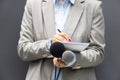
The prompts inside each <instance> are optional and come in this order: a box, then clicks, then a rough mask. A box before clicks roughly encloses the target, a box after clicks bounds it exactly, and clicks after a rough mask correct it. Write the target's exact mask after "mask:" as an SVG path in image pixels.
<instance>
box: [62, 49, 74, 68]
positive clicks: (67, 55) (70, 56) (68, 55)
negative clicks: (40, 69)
mask: <svg viewBox="0 0 120 80" xmlns="http://www.w3.org/2000/svg"><path fill="white" fill-rule="evenodd" d="M62 60H63V61H65V62H66V63H67V65H66V67H72V66H73V65H74V64H75V63H76V55H75V54H74V53H73V52H72V51H68V50H67V51H65V52H64V53H63V55H62Z"/></svg>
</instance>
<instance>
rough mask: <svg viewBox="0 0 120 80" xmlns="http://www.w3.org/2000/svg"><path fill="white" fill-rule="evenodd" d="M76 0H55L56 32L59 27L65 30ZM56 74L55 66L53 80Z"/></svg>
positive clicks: (60, 77)
mask: <svg viewBox="0 0 120 80" xmlns="http://www.w3.org/2000/svg"><path fill="white" fill-rule="evenodd" d="M74 2H75V0H64V2H62V0H54V11H55V27H56V33H58V31H57V29H59V30H60V31H63V30H64V25H65V23H66V19H67V17H68V14H69V11H70V9H71V6H72V5H74ZM56 71H57V72H56V73H57V74H58V71H59V68H57V70H56ZM54 76H55V68H54V69H53V71H52V75H51V80H54ZM58 80H62V73H61V72H60V75H59V78H58Z"/></svg>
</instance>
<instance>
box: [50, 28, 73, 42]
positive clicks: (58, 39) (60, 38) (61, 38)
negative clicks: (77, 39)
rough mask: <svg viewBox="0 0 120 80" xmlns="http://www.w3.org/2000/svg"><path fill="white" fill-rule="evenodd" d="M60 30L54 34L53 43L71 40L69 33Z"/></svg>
mask: <svg viewBox="0 0 120 80" xmlns="http://www.w3.org/2000/svg"><path fill="white" fill-rule="evenodd" d="M58 31H59V33H57V34H56V35H54V37H53V38H52V43H54V42H71V39H70V37H69V36H68V34H66V33H62V32H61V31H60V30H59V29H58Z"/></svg>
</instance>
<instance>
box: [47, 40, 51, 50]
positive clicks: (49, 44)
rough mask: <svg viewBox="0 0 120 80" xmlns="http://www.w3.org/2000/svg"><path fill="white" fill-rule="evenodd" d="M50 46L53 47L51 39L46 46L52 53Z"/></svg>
mask: <svg viewBox="0 0 120 80" xmlns="http://www.w3.org/2000/svg"><path fill="white" fill-rule="evenodd" d="M50 46H51V39H48V42H47V44H46V48H47V50H48V51H50Z"/></svg>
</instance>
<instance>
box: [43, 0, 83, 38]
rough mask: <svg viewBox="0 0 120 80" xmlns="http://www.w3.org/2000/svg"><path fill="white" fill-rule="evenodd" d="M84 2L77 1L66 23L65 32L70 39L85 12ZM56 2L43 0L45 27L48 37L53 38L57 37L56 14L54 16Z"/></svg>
mask: <svg viewBox="0 0 120 80" xmlns="http://www.w3.org/2000/svg"><path fill="white" fill-rule="evenodd" d="M84 1H85V0H75V3H74V5H72V8H71V10H70V12H69V15H68V18H67V20H66V23H65V28H64V32H65V33H67V34H68V35H69V36H70V37H72V34H73V33H74V31H75V29H76V27H77V24H78V22H79V21H80V19H81V16H82V13H83V11H84ZM53 6H54V2H53V0H43V2H42V14H43V20H44V25H45V27H46V28H45V29H46V33H47V37H48V38H51V37H53V35H55V34H56V33H55V16H54V15H55V14H54V7H53Z"/></svg>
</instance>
